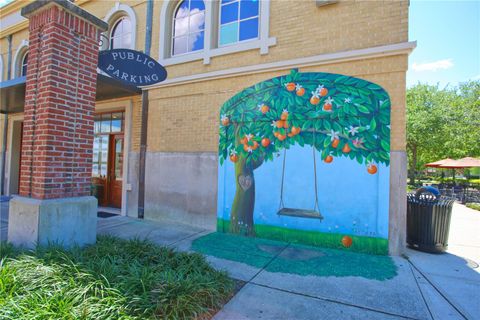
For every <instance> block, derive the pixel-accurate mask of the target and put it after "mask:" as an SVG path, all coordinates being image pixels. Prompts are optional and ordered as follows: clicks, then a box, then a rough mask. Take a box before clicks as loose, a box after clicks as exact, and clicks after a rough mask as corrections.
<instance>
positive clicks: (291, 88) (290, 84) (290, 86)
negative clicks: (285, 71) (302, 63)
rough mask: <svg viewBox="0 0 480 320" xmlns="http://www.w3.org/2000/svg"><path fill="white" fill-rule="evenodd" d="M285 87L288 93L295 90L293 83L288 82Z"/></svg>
mask: <svg viewBox="0 0 480 320" xmlns="http://www.w3.org/2000/svg"><path fill="white" fill-rule="evenodd" d="M285 87H286V88H287V90H288V91H293V90H295V87H296V86H295V83H293V82H289V83H287V84H286V85H285Z"/></svg>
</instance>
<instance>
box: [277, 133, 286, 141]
mask: <svg viewBox="0 0 480 320" xmlns="http://www.w3.org/2000/svg"><path fill="white" fill-rule="evenodd" d="M277 139H278V140H280V141H283V140H285V139H287V136H286V135H284V134H281V133H279V134H278V135H277Z"/></svg>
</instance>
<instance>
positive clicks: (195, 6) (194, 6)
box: [190, 0, 205, 13]
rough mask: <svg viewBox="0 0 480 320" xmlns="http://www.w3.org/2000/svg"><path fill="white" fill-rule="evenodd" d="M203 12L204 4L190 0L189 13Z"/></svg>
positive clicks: (197, 0) (200, 0)
mask: <svg viewBox="0 0 480 320" xmlns="http://www.w3.org/2000/svg"><path fill="white" fill-rule="evenodd" d="M203 10H205V4H204V3H203V1H202V0H192V1H191V2H190V12H191V13H195V12H199V11H203Z"/></svg>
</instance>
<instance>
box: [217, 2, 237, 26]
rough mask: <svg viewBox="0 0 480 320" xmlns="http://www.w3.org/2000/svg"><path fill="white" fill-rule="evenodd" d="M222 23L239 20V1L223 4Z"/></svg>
mask: <svg viewBox="0 0 480 320" xmlns="http://www.w3.org/2000/svg"><path fill="white" fill-rule="evenodd" d="M221 17H222V19H221V21H220V23H221V24H224V23H228V22H232V21H235V20H238V2H234V3H229V4H227V5H224V6H222V14H221Z"/></svg>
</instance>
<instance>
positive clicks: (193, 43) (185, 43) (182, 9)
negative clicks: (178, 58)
mask: <svg viewBox="0 0 480 320" xmlns="http://www.w3.org/2000/svg"><path fill="white" fill-rule="evenodd" d="M172 30H173V31H172V56H174V55H179V54H184V53H188V52H193V51H198V50H203V47H204V39H205V3H204V2H203V1H202V0H184V1H182V2H180V3H179V5H178V6H177V9H176V10H175V11H174V16H173V29H172Z"/></svg>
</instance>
